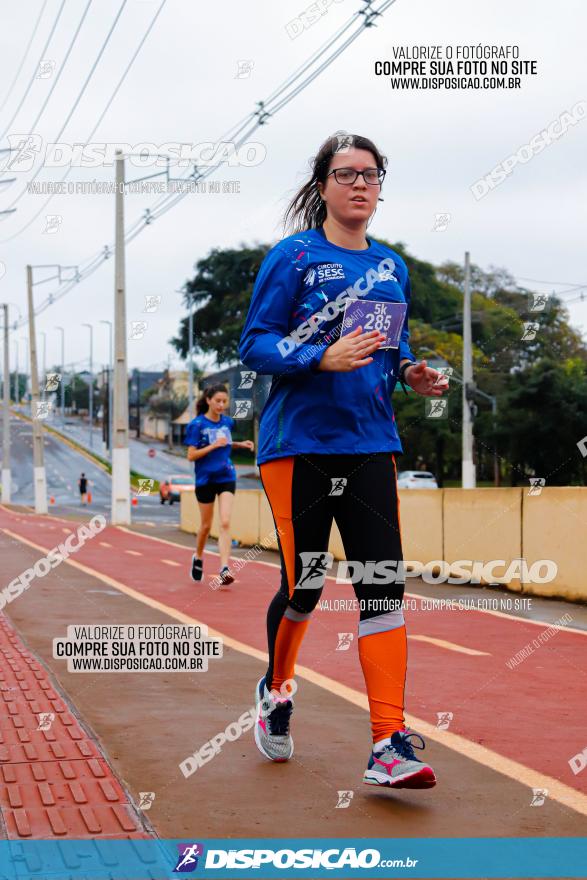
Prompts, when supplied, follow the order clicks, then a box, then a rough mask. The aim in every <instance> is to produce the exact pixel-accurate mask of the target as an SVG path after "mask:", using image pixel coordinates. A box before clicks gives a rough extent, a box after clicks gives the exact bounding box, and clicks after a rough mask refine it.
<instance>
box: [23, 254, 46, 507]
mask: <svg viewBox="0 0 587 880" xmlns="http://www.w3.org/2000/svg"><path fill="white" fill-rule="evenodd" d="M26 274H27V299H28V307H29V351H30V365H31V415H32V419H33V473H34V487H35V513H47V478H46V475H45V462H44V458H45V451H44V449H43V442H44V441H43V425H42V424H41V419H40V418H39V412H38V410H39V373H38V370H37V341H36V337H35V310H34V307H33V269H32V266H27V267H26Z"/></svg>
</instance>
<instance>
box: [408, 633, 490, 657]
mask: <svg viewBox="0 0 587 880" xmlns="http://www.w3.org/2000/svg"><path fill="white" fill-rule="evenodd" d="M408 638H409V639H414V641H416V642H430V644H431V645H437V647H439V648H446V649H447V650H448V651H458V652H459V654H471V656H473V657H491V654H489V653H488V652H487V651H475V650H474V649H473V648H465V647H464V645H455V643H454V642H447V641H445V639H434V638H432V636H412V635H408Z"/></svg>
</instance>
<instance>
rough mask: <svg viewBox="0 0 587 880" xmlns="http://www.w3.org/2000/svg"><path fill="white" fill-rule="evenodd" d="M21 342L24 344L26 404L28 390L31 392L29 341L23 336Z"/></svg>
mask: <svg viewBox="0 0 587 880" xmlns="http://www.w3.org/2000/svg"><path fill="white" fill-rule="evenodd" d="M20 341H21V342H24V358H23V360H24V363H23V369H24V397H25V402H26V396H27V394H28V390H29V364H28V360H29V358H28V348H27V346H28V339H27V338H26V336H21V337H20Z"/></svg>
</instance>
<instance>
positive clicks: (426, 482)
mask: <svg viewBox="0 0 587 880" xmlns="http://www.w3.org/2000/svg"><path fill="white" fill-rule="evenodd" d="M397 487H398V489H438V483H437V482H436V477H435V476H434V474H431V473H430V471H400V472H399V474H398V475H397Z"/></svg>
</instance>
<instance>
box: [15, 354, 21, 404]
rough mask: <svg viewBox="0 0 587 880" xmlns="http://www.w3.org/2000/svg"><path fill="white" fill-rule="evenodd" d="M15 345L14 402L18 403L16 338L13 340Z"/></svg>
mask: <svg viewBox="0 0 587 880" xmlns="http://www.w3.org/2000/svg"><path fill="white" fill-rule="evenodd" d="M14 344H15V346H16V368H15V371H14V402H15V403H16V404H17V405H18V404H19V403H20V382H19V381H18V339H15V340H14Z"/></svg>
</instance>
